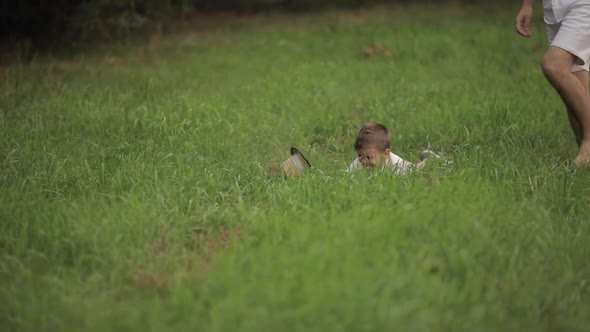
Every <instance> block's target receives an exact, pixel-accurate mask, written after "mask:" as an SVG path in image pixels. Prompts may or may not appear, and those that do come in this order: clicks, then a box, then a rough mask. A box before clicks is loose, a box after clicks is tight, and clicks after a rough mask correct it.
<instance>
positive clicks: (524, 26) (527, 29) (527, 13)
mask: <svg viewBox="0 0 590 332" xmlns="http://www.w3.org/2000/svg"><path fill="white" fill-rule="evenodd" d="M532 18H533V6H531V5H523V6H522V7H521V8H520V11H519V12H518V15H516V32H518V34H519V35H521V36H524V37H530V36H532V35H533V33H532V32H531V19H532Z"/></svg>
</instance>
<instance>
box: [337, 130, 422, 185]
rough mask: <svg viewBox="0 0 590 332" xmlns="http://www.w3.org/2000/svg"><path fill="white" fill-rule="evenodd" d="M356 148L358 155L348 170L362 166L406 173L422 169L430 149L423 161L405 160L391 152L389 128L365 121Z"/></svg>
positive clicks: (355, 143) (357, 138) (355, 144)
mask: <svg viewBox="0 0 590 332" xmlns="http://www.w3.org/2000/svg"><path fill="white" fill-rule="evenodd" d="M354 149H355V150H356V153H357V155H358V158H356V159H355V160H354V161H353V162H352V164H350V166H349V167H348V172H352V171H354V170H357V169H361V168H368V169H381V170H385V169H389V170H392V171H393V172H394V173H395V174H406V173H407V172H409V171H410V170H412V169H422V168H423V167H424V165H425V163H426V160H427V158H428V156H429V155H430V154H431V152H430V151H428V150H426V151H424V152H422V155H421V157H420V159H421V161H420V162H419V163H417V164H416V165H414V164H412V163H411V162H408V161H405V160H403V159H402V158H400V157H399V156H398V155H396V154H394V153H393V152H391V136H390V135H389V131H387V128H386V127H385V126H384V125H382V124H380V123H374V122H369V123H365V124H364V125H363V126H362V127H361V129H360V130H359V132H358V135H357V137H356V141H355V142H354Z"/></svg>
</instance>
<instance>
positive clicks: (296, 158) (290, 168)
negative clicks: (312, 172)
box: [281, 148, 311, 177]
mask: <svg viewBox="0 0 590 332" xmlns="http://www.w3.org/2000/svg"><path fill="white" fill-rule="evenodd" d="M281 167H282V168H283V173H284V174H285V176H286V177H294V176H299V175H301V174H303V172H305V171H306V170H307V169H308V168H310V167H311V164H310V163H309V161H308V160H307V158H305V156H303V154H302V153H301V151H299V150H298V149H297V148H291V157H289V159H287V160H285V162H283V164H282V165H281Z"/></svg>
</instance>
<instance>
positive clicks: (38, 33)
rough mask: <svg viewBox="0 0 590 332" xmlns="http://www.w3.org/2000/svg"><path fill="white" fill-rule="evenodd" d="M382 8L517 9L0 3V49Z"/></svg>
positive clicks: (240, 0) (171, 1)
mask: <svg viewBox="0 0 590 332" xmlns="http://www.w3.org/2000/svg"><path fill="white" fill-rule="evenodd" d="M384 3H401V4H412V3H431V4H436V5H445V4H452V5H457V4H460V5H478V6H487V7H494V6H500V5H503V4H510V3H512V4H511V5H512V6H515V7H516V6H518V4H514V1H508V0H506V1H504V0H495V1H487V0H436V1H434V0H54V1H40V0H20V1H12V2H9V1H6V2H2V4H0V39H1V41H2V42H3V43H2V44H3V45H6V44H10V45H12V46H14V45H17V46H18V47H20V48H24V49H29V48H34V49H43V48H48V47H54V46H56V44H58V45H59V46H72V45H73V44H75V43H76V42H78V41H81V40H93V39H99V40H110V39H114V38H120V37H126V36H129V35H130V34H131V33H133V32H137V31H142V30H146V29H147V28H153V27H158V28H159V29H161V27H162V26H163V25H164V26H165V25H166V24H168V23H172V22H175V21H177V20H187V19H198V17H202V16H203V15H207V13H209V12H212V11H215V12H218V11H231V12H234V13H235V12H249V13H251V12H261V11H291V12H300V11H314V10H325V9H327V8H334V7H347V8H355V7H356V8H358V7H367V6H372V5H376V4H384ZM195 13H197V14H199V15H195ZM152 31H153V29H152ZM25 51H26V50H25Z"/></svg>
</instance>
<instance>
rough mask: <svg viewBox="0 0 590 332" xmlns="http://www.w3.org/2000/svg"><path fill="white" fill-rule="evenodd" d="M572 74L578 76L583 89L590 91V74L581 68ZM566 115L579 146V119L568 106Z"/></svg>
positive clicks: (580, 129)
mask: <svg viewBox="0 0 590 332" xmlns="http://www.w3.org/2000/svg"><path fill="white" fill-rule="evenodd" d="M573 74H574V76H576V77H577V78H578V80H579V81H580V83H582V85H583V86H584V89H585V90H586V91H590V75H588V72H587V71H585V70H581V71H577V72H574V73H573ZM567 117H568V119H569V121H570V126H571V127H572V131H573V132H574V136H575V137H576V143H578V147H580V145H582V128H581V127H580V121H579V120H578V118H577V117H576V113H575V112H574V110H573V109H572V108H571V107H569V106H568V107H567Z"/></svg>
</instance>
